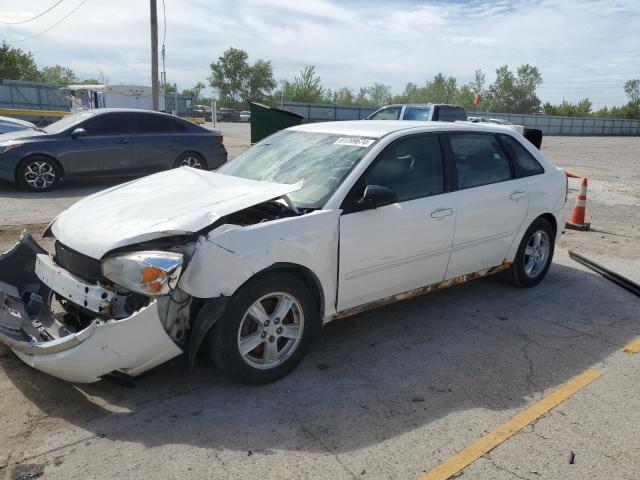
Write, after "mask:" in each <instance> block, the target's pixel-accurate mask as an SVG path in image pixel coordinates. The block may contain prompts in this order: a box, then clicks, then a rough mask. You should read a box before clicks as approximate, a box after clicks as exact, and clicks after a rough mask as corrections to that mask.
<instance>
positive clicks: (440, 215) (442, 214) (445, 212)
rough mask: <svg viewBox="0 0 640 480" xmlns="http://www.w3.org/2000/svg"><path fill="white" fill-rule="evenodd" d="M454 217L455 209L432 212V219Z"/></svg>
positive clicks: (441, 209)
mask: <svg viewBox="0 0 640 480" xmlns="http://www.w3.org/2000/svg"><path fill="white" fill-rule="evenodd" d="M449 215H453V208H439V209H437V210H434V211H433V212H431V218H444V217H448V216H449Z"/></svg>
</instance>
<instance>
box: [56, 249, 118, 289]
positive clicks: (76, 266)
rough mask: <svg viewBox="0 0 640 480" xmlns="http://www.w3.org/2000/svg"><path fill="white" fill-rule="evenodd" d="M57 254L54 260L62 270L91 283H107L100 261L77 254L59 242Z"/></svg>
mask: <svg viewBox="0 0 640 480" xmlns="http://www.w3.org/2000/svg"><path fill="white" fill-rule="evenodd" d="M55 252H56V254H55V256H54V260H55V262H56V263H57V264H58V265H60V266H61V267H62V268H64V269H66V270H67V271H69V272H71V273H73V274H74V275H76V276H78V277H80V278H81V279H83V280H85V281H87V282H90V283H97V282H98V281H100V282H102V283H104V282H105V280H106V279H105V278H104V277H103V276H102V272H101V270H100V261H99V260H96V259H94V258H91V257H88V256H86V255H83V254H82V253H80V252H76V251H75V250H73V249H71V248H69V247H67V246H66V245H63V244H62V243H60V242H58V241H56V246H55Z"/></svg>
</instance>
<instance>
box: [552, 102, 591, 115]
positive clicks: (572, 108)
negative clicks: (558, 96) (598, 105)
mask: <svg viewBox="0 0 640 480" xmlns="http://www.w3.org/2000/svg"><path fill="white" fill-rule="evenodd" d="M591 107H592V103H591V100H589V99H588V98H583V99H582V100H580V101H579V102H578V103H571V102H567V101H566V100H563V101H562V103H560V104H558V105H552V104H551V103H549V102H547V103H545V104H544V105H543V106H542V110H543V111H544V113H545V114H547V115H559V116H562V117H586V116H588V115H589V114H590V113H591Z"/></svg>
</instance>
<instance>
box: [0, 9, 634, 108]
mask: <svg viewBox="0 0 640 480" xmlns="http://www.w3.org/2000/svg"><path fill="white" fill-rule="evenodd" d="M165 2H166V11H167V33H166V49H167V60H166V64H167V79H168V81H170V82H177V83H178V88H180V89H182V88H186V87H190V86H191V85H193V84H194V83H195V82H197V81H198V80H204V79H205V78H206V77H207V75H208V70H209V67H208V65H209V63H210V62H211V61H212V60H214V59H216V58H217V57H218V56H219V55H220V54H221V53H222V52H223V51H224V50H225V49H226V48H227V47H229V46H235V47H238V48H243V49H245V50H246V51H247V52H248V53H249V56H250V60H255V59H258V58H264V59H267V60H271V61H272V63H273V66H274V72H275V76H276V78H277V79H287V78H289V79H290V78H292V77H293V76H294V75H295V74H296V73H297V72H298V71H299V70H300V68H301V67H303V66H304V65H315V66H316V68H317V70H318V71H319V73H320V75H321V77H322V80H323V84H324V85H325V86H326V87H329V88H332V89H335V88H340V87H343V86H347V87H351V88H352V89H354V90H355V89H357V88H358V87H360V86H366V85H368V84H371V83H373V82H375V81H379V82H383V83H388V84H390V85H391V86H392V88H393V90H394V92H398V93H399V92H400V91H402V90H403V88H404V86H405V84H406V83H407V82H414V83H417V84H419V85H421V84H423V83H424V82H425V81H426V80H427V79H430V78H432V77H433V76H434V75H435V74H436V73H438V72H443V73H444V74H445V75H453V76H455V77H456V78H457V79H458V82H459V83H466V82H468V81H469V80H471V77H472V76H473V72H474V71H475V70H476V69H477V68H481V69H482V70H483V71H485V73H486V74H487V80H488V81H492V80H493V77H494V71H495V69H496V68H497V67H498V66H500V65H503V64H508V65H510V66H511V67H512V68H513V69H514V70H515V67H516V66H517V65H520V64H522V63H530V64H533V65H536V66H537V67H538V68H539V69H540V70H541V72H542V75H543V78H544V84H543V86H542V87H541V88H540V90H539V94H540V97H541V98H542V99H543V101H552V102H559V101H561V100H562V99H563V98H565V99H567V100H571V101H577V100H579V99H580V98H583V97H589V98H590V99H591V100H592V101H593V103H594V107H599V106H604V105H616V104H622V103H625V101H626V97H625V95H624V92H623V89H622V85H623V83H624V81H625V80H627V79H630V78H638V77H640V34H639V32H640V2H639V1H638V0H613V1H590V2H587V1H572V0H541V1H530V0H515V1H510V2H509V1H501V0H497V1H484V0H469V1H450V2H446V1H439V2H438V1H431V2H420V1H409V0H405V1H403V0H400V1H384V2H383V1H378V0H368V1H364V0H353V1H345V0H343V1H330V0H297V1H278V0H165ZM54 3H55V1H54V0H29V1H28V2H27V1H25V0H0V20H2V21H18V20H23V19H27V18H30V17H32V16H34V15H36V14H38V13H40V12H42V11H43V10H45V9H47V8H48V7H50V6H51V5H53V4H54ZM79 3H80V0H64V1H63V2H62V3H61V4H60V5H58V6H57V7H56V8H54V9H53V10H52V11H51V12H49V13H47V14H46V15H43V16H42V17H40V18H38V19H36V20H34V21H32V22H28V23H25V24H21V25H13V26H12V25H1V28H0V38H4V39H6V40H8V41H13V40H19V39H21V38H25V37H29V36H30V35H34V34H36V33H38V32H40V31H42V30H44V29H45V28H47V27H48V26H50V25H52V24H53V23H55V22H56V21H57V20H59V19H61V18H62V17H63V16H64V15H66V14H67V13H69V12H70V11H71V10H72V9H73V8H74V7H75V6H76V5H78V4H79ZM158 3H159V10H160V11H159V22H160V32H159V33H160V42H162V34H163V20H162V0H158ZM148 5H149V2H148V1H147V0H128V1H124V0H109V1H108V2H105V1H100V0H87V2H86V3H85V4H84V5H83V6H82V7H81V8H79V9H78V11H77V12H76V13H74V14H73V15H71V16H70V17H69V18H68V19H67V20H65V21H64V22H63V23H61V24H60V25H59V26H58V27H56V28H54V29H52V30H51V31H50V32H47V33H45V34H44V35H42V36H40V37H37V38H34V39H32V40H27V41H22V42H21V41H18V42H16V43H14V44H13V45H14V46H17V47H20V48H23V49H25V50H30V51H31V52H32V53H33V55H34V57H35V59H36V61H37V63H38V64H40V65H53V64H55V63H60V64H63V65H67V66H70V67H72V68H73V69H74V70H75V71H76V72H77V73H78V74H79V75H81V76H82V77H84V78H89V77H96V76H97V73H98V69H100V70H102V71H103V72H104V74H105V75H106V76H107V77H108V78H109V80H110V81H111V82H112V83H137V84H145V85H148V84H150V73H149V72H150V54H149V45H150V40H149V17H148V13H149V12H148V8H149V7H148Z"/></svg>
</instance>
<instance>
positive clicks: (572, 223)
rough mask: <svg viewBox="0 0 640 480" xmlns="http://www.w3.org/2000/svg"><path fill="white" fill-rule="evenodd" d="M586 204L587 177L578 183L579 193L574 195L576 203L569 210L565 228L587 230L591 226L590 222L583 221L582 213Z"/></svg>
mask: <svg viewBox="0 0 640 480" xmlns="http://www.w3.org/2000/svg"><path fill="white" fill-rule="evenodd" d="M586 206H587V178H586V177H585V178H583V179H582V184H581V185H580V193H579V194H578V196H577V197H576V204H575V206H574V207H573V210H572V211H571V216H570V217H569V221H568V222H567V228H570V229H572V230H582V231H587V230H589V229H590V228H591V224H590V223H585V221H584V213H585V207H586Z"/></svg>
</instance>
